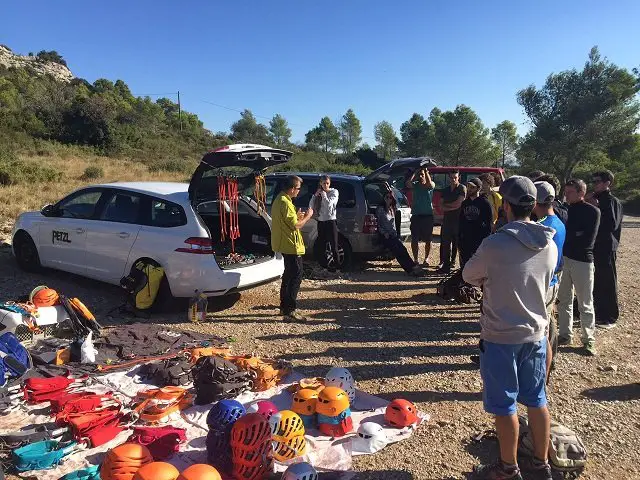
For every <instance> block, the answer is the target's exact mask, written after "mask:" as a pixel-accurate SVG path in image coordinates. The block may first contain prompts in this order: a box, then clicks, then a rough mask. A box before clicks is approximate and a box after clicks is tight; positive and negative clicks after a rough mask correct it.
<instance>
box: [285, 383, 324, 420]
mask: <svg viewBox="0 0 640 480" xmlns="http://www.w3.org/2000/svg"><path fill="white" fill-rule="evenodd" d="M317 402H318V392H317V391H315V390H311V389H310V388H301V389H300V390H298V391H297V392H296V393H295V394H294V395H293V403H292V404H291V410H292V411H294V412H296V413H297V414H298V415H313V414H314V413H316V403H317Z"/></svg>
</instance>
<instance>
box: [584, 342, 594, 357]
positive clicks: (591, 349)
mask: <svg viewBox="0 0 640 480" xmlns="http://www.w3.org/2000/svg"><path fill="white" fill-rule="evenodd" d="M584 349H585V351H586V352H587V354H588V355H590V356H592V357H595V356H596V355H597V352H596V342H595V340H588V341H587V342H586V343H585V344H584Z"/></svg>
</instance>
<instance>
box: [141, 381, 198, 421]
mask: <svg viewBox="0 0 640 480" xmlns="http://www.w3.org/2000/svg"><path fill="white" fill-rule="evenodd" d="M136 399H137V400H138V401H139V403H138V405H136V407H134V409H133V412H132V413H133V414H134V415H135V416H136V417H137V418H139V419H140V420H142V421H143V422H147V423H152V424H153V423H158V422H161V421H163V420H164V419H165V418H166V417H168V416H169V415H171V414H172V413H175V412H180V411H182V410H184V409H186V408H189V407H190V406H191V405H192V404H193V397H192V396H191V394H190V393H189V391H188V390H187V389H186V388H183V387H174V386H169V387H163V388H152V389H148V390H143V391H141V392H139V393H138V395H136Z"/></svg>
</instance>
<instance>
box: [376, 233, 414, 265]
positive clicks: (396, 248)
mask: <svg viewBox="0 0 640 480" xmlns="http://www.w3.org/2000/svg"><path fill="white" fill-rule="evenodd" d="M382 243H383V245H384V246H385V247H386V248H388V249H389V250H391V253H393V256H394V257H396V260H398V263H399V264H400V266H401V267H402V269H403V270H404V271H405V272H407V273H409V272H411V270H413V267H415V266H416V263H415V262H414V261H413V259H412V258H411V257H410V256H409V252H407V249H406V247H405V246H404V244H403V243H402V242H401V241H400V239H399V238H398V237H389V238H384V237H382Z"/></svg>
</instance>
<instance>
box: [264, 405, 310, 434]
mask: <svg viewBox="0 0 640 480" xmlns="http://www.w3.org/2000/svg"><path fill="white" fill-rule="evenodd" d="M269 425H270V426H271V436H272V437H273V439H274V440H277V441H282V440H289V439H291V438H293V437H299V436H300V435H304V422H303V421H302V419H301V418H300V415H298V414H297V413H295V412H292V411H291V410H282V411H281V412H278V413H274V414H273V415H272V417H271V418H270V419H269Z"/></svg>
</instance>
